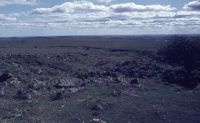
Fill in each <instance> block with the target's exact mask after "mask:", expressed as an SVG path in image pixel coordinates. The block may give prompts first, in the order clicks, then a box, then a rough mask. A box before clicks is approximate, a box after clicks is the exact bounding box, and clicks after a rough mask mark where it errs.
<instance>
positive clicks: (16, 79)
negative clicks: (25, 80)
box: [9, 78, 21, 87]
mask: <svg viewBox="0 0 200 123" xmlns="http://www.w3.org/2000/svg"><path fill="white" fill-rule="evenodd" d="M9 85H11V86H14V87H20V85H21V81H19V80H18V78H12V80H11V81H9Z"/></svg>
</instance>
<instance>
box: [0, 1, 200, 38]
mask: <svg viewBox="0 0 200 123" xmlns="http://www.w3.org/2000/svg"><path fill="white" fill-rule="evenodd" d="M145 34H155V35H156V34H200V0H0V37H14V36H19V37H22V36H67V35H145Z"/></svg>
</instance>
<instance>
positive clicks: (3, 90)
mask: <svg viewBox="0 0 200 123" xmlns="http://www.w3.org/2000/svg"><path fill="white" fill-rule="evenodd" d="M4 95H5V88H4V87H1V88H0V96H4Z"/></svg>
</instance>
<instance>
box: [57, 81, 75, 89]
mask: <svg viewBox="0 0 200 123" xmlns="http://www.w3.org/2000/svg"><path fill="white" fill-rule="evenodd" d="M76 82H77V79H67V80H64V79H63V80H60V81H59V82H58V83H57V84H56V85H55V87H56V88H72V87H75V86H76Z"/></svg>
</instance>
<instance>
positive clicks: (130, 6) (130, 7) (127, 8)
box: [110, 3, 175, 12]
mask: <svg viewBox="0 0 200 123" xmlns="http://www.w3.org/2000/svg"><path fill="white" fill-rule="evenodd" d="M110 8H111V9H112V10H113V11H114V12H134V11H173V10H175V8H173V7H171V6H170V5H167V6H162V5H146V6H145V5H137V4H135V3H124V4H116V5H111V6H110Z"/></svg>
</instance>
